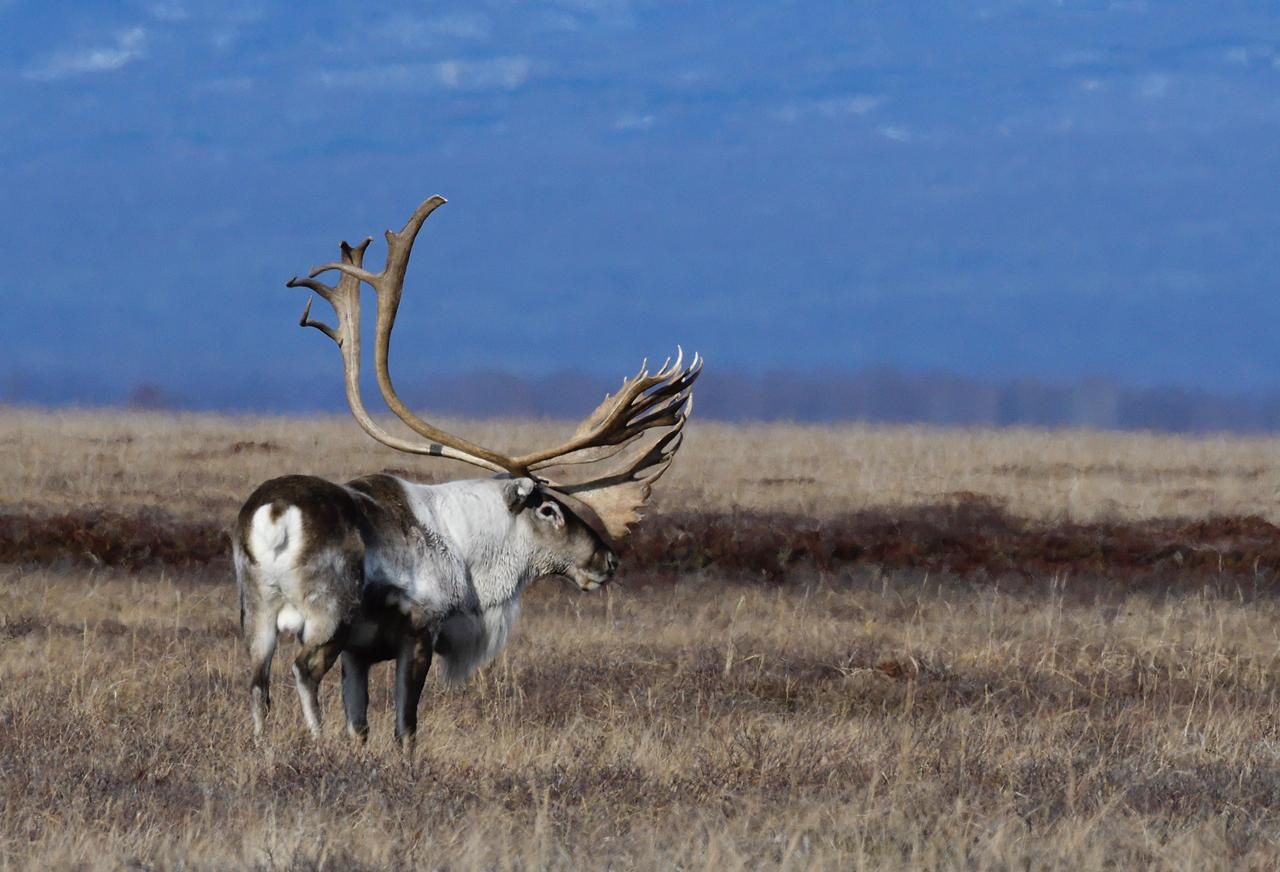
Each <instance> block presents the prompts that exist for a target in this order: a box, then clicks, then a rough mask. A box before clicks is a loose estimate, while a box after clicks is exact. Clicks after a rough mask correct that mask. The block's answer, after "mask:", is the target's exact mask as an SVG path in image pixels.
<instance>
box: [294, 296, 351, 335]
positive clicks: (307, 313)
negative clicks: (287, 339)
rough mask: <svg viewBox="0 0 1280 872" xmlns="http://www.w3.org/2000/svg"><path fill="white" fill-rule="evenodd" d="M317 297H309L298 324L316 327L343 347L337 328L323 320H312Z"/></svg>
mask: <svg viewBox="0 0 1280 872" xmlns="http://www.w3.org/2000/svg"><path fill="white" fill-rule="evenodd" d="M292 286H293V285H292V283H290V287H292ZM315 299H316V298H315V297H307V305H306V308H304V309H303V310H302V317H301V318H299V319H298V326H300V327H314V328H316V329H317V330H319V331H320V332H321V333H323V334H324V335H325V336H328V337H329V338H330V339H332V340H333V341H334V342H336V343H338V347H339V348H341V347H342V337H341V336H339V335H338V333H337V331H336V330H334V329H333V328H332V327H330V326H329V325H328V324H325V323H324V322H323V321H312V320H311V304H312V303H314V302H315Z"/></svg>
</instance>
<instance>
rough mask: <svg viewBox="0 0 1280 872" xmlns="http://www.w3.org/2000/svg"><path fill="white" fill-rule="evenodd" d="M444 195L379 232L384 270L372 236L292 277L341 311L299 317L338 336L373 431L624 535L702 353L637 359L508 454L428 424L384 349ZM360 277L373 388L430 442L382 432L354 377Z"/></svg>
mask: <svg viewBox="0 0 1280 872" xmlns="http://www.w3.org/2000/svg"><path fill="white" fill-rule="evenodd" d="M445 202H446V201H445V199H444V197H440V196H434V197H430V198H428V199H427V200H425V201H424V202H423V203H422V205H420V206H419V207H418V208H417V210H416V211H415V212H414V213H413V215H412V216H411V217H410V218H409V221H408V223H407V224H405V226H404V229H402V230H401V231H400V232H399V233H392V232H391V231H390V230H388V231H387V232H386V239H387V260H386V264H385V266H384V267H383V269H382V271H381V272H378V273H373V272H370V271H369V270H367V269H365V267H364V252H365V249H366V248H367V247H368V245H369V243H370V242H371V241H372V239H371V238H370V239H366V240H365V241H364V242H362V243H361V244H360V245H359V246H357V247H355V248H352V247H351V246H349V245H347V243H346V242H343V243H342V259H341V261H338V262H335V263H327V264H324V265H323V266H319V267H316V268H315V269H313V270H311V272H310V274H309V277H308V278H305V279H300V278H296V277H295V278H293V279H290V280H289V282H288V285H289V287H306V288H310V289H311V290H313V291H315V292H316V293H317V294H319V295H320V296H322V297H324V298H325V299H326V300H328V301H329V303H330V304H331V305H332V306H333V309H334V312H335V313H336V314H337V316H338V326H337V328H336V329H335V328H333V327H330V326H328V325H327V324H322V323H320V322H318V321H312V320H311V319H310V312H311V303H310V301H308V303H307V308H306V310H305V311H304V312H303V313H302V320H301V322H300V323H301V324H302V325H303V326H305V327H315V328H316V329H318V330H320V331H321V332H322V333H324V334H325V335H326V336H328V337H329V338H330V339H332V340H333V341H334V342H335V343H337V345H338V348H339V349H340V350H341V352H342V359H343V370H344V373H345V377H346V393H347V404H348V405H349V406H350V407H351V412H352V414H353V415H354V416H355V418H356V420H357V421H358V422H359V423H360V426H361V427H363V428H364V430H365V432H367V433H368V434H369V435H370V436H372V437H373V438H374V439H377V440H378V441H379V442H381V443H383V444H384V445H388V446H390V447H392V448H395V449H397V450H400V451H407V452H410V453H413V454H427V455H436V456H440V457H449V458H453V459H454V460H461V461H463V462H465V463H470V464H474V465H475V466H479V467H482V468H484V469H488V470H491V471H494V472H507V473H510V474H512V475H521V476H523V475H529V476H535V477H537V478H539V479H541V480H542V481H544V482H545V483H546V484H547V485H549V486H550V487H551V488H552V489H553V490H555V491H556V492H557V495H558V496H561V497H563V498H565V499H566V501H567V502H569V503H571V504H574V507H575V508H576V509H578V510H579V511H580V512H581V513H582V514H584V515H585V516H587V518H588V520H598V521H599V522H600V525H601V526H603V528H604V529H605V531H606V532H607V533H608V534H609V535H611V536H615V537H620V536H623V535H626V533H627V526H628V525H629V524H631V523H633V522H634V521H635V520H637V519H638V518H639V513H638V510H639V507H640V505H641V504H642V503H643V502H644V501H645V500H646V499H647V498H648V496H649V488H650V486H651V485H652V483H653V482H654V481H656V480H657V478H658V477H659V476H660V475H662V473H663V472H665V471H666V469H667V466H668V465H669V464H670V463H671V458H672V457H673V456H674V454H675V452H676V449H677V448H679V446H680V440H681V436H680V431H681V430H682V429H683V428H684V425H685V422H686V421H687V420H688V417H689V413H690V411H691V410H692V408H693V397H692V388H693V382H694V380H695V379H696V378H697V377H698V373H699V372H701V370H702V361H701V358H700V357H698V356H697V355H694V359H693V362H692V363H691V364H690V365H689V366H688V367H685V366H683V365H682V364H683V361H684V353H683V351H681V352H680V353H679V354H678V355H677V356H676V360H675V362H674V363H672V362H671V361H670V359H668V361H667V362H666V363H665V364H663V366H662V368H661V369H659V370H658V371H657V372H656V373H654V374H653V375H650V374H649V372H648V369H647V368H646V367H645V366H641V369H640V372H638V373H636V375H634V376H632V377H631V378H629V379H626V380H625V381H623V383H622V387H621V388H620V389H619V391H618V392H617V393H616V394H613V395H610V396H606V397H605V399H604V402H603V403H601V405H600V406H599V408H597V409H596V410H595V411H594V412H593V413H592V414H591V415H590V416H589V417H588V418H587V419H586V420H585V421H583V423H582V424H581V425H580V426H579V427H578V429H577V431H576V432H575V433H574V434H573V436H572V437H571V438H570V439H569V440H568V441H567V442H565V443H563V444H562V445H558V446H555V447H553V448H548V449H544V450H540V451H534V452H531V453H529V454H524V455H520V456H516V457H511V456H508V455H505V454H502V453H500V452H497V451H493V450H491V449H488V448H484V447H483V446H480V445H476V444H474V443H472V442H468V441H467V440H465V439H463V438H461V437H458V436H454V435H453V434H451V433H446V432H445V431H443V430H440V429H438V428H436V427H434V426H432V425H431V424H429V423H428V422H426V421H424V420H423V419H422V418H420V417H418V416H417V415H415V414H414V413H413V412H412V411H411V410H410V409H409V407H408V406H406V405H405V403H404V401H403V400H401V399H400V396H399V394H397V393H396V390H395V387H394V385H393V384H392V382H391V373H390V369H389V366H388V359H389V356H390V348H391V331H392V329H393V328H394V327H395V320H396V313H397V311H398V310H399V307H400V297H401V295H402V294H403V292H404V277H405V272H406V270H407V269H408V265H409V255H410V254H411V252H412V249H413V243H414V240H415V239H416V238H417V235H418V232H419V231H420V230H421V229H422V225H423V223H424V222H426V220H427V218H428V217H429V216H430V215H431V213H432V212H434V211H435V210H436V209H437V208H439V207H440V206H442V205H444V203H445ZM330 270H337V271H339V272H340V273H342V276H341V278H340V279H339V281H338V284H337V285H336V286H334V287H330V286H329V285H326V284H324V283H322V282H320V281H319V280H317V279H316V276H318V275H320V274H321V273H324V272H328V271H330ZM361 282H363V283H365V284H367V285H369V287H371V288H373V291H374V294H375V295H376V297H377V302H378V309H377V318H376V321H375V326H374V371H375V374H376V375H377V380H378V388H379V390H380V391H381V393H382V396H383V398H384V399H385V400H386V402H387V405H388V406H389V407H390V409H391V411H392V412H394V413H395V415H396V417H398V418H399V419H400V420H401V421H403V422H404V423H405V424H406V425H408V427H409V428H410V429H411V430H413V431H414V432H415V433H417V434H418V435H419V436H422V437H424V438H425V439H427V440H429V441H427V442H411V441H408V440H405V439H401V438H399V437H396V436H393V435H391V434H389V433H387V432H386V431H385V430H383V429H382V428H381V427H379V426H378V424H377V422H375V421H374V420H373V418H372V417H371V416H370V415H369V413H368V411H367V410H366V409H365V407H364V403H363V400H362V398H361V395H360V378H359V376H360V284H361ZM651 431H652V432H653V433H656V434H657V438H656V439H655V440H654V441H653V442H652V443H650V444H648V445H647V446H646V447H643V449H642V450H640V451H636V452H631V451H629V449H631V448H632V446H633V445H636V444H639V443H640V442H641V437H643V436H645V435H646V434H650V433H651ZM553 467H554V468H556V469H557V470H559V471H560V472H562V473H564V474H565V475H567V478H566V479H561V476H560V475H556V476H555V477H554V478H553V477H551V476H550V475H549V474H548V473H547V472H546V470H548V469H550V468H553ZM575 479H576V480H575ZM591 515H594V516H595V518H591V517H590V516H591Z"/></svg>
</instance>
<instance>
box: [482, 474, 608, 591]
mask: <svg viewBox="0 0 1280 872" xmlns="http://www.w3.org/2000/svg"><path fill="white" fill-rule="evenodd" d="M504 494H505V497H506V501H507V507H508V508H509V509H510V511H511V513H512V514H513V515H515V519H516V525H517V527H518V528H519V535H520V536H521V537H522V538H523V539H524V540H525V542H526V543H527V546H528V548H529V551H530V553H531V562H532V564H533V565H534V566H536V567H537V570H538V573H539V574H540V575H562V576H564V577H566V578H568V579H569V580H570V581H572V582H573V583H574V584H576V585H577V586H578V587H579V588H580V589H582V590H596V589H598V588H600V587H602V586H603V585H605V584H607V583H608V581H609V580H610V579H611V578H613V573H614V572H615V571H616V570H617V568H618V557H617V555H616V554H614V552H613V549H612V548H611V547H609V544H608V542H606V541H605V537H604V536H603V535H601V534H600V533H599V532H597V531H596V530H594V529H592V527H591V525H590V524H588V523H587V522H586V521H584V520H583V519H582V517H581V516H580V515H579V514H578V513H576V512H574V511H573V510H571V509H570V508H568V507H567V506H566V505H564V504H563V503H562V502H560V501H559V500H557V499H556V498H555V497H554V496H552V495H551V493H549V492H548V490H547V489H546V488H545V487H543V486H542V485H540V484H539V483H538V482H537V481H535V480H534V479H532V478H517V479H512V480H511V481H509V482H506V483H505V487H504Z"/></svg>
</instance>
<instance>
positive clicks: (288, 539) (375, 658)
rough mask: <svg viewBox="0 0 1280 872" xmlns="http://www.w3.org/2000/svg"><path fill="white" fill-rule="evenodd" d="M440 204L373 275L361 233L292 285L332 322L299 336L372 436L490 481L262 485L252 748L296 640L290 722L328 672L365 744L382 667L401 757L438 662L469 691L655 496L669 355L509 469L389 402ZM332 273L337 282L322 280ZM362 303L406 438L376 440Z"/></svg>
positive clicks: (249, 506)
mask: <svg viewBox="0 0 1280 872" xmlns="http://www.w3.org/2000/svg"><path fill="white" fill-rule="evenodd" d="M444 203H445V200H444V198H443V197H439V196H433V197H430V198H429V199H427V200H426V201H424V202H423V203H422V204H421V205H420V206H419V207H418V208H417V210H416V211H415V212H414V213H413V215H412V216H411V217H410V218H409V221H408V223H407V224H405V226H404V228H403V229H402V230H401V231H400V232H398V233H393V232H392V231H390V230H388V231H387V232H386V242H387V254H386V262H385V264H384V266H383V269H382V270H381V272H377V273H374V272H371V271H370V270H368V269H366V268H365V265H364V255H365V250H366V248H367V247H368V245H369V243H370V242H372V237H369V238H366V239H365V240H364V241H363V242H362V243H360V244H359V245H356V246H351V245H348V244H347V243H346V242H343V243H341V259H340V260H339V261H337V262H333V263H327V264H324V265H322V266H319V267H316V268H315V269H313V270H311V272H310V273H309V275H308V276H307V277H306V278H298V277H294V278H293V279H290V280H289V282H288V283H287V285H288V287H302V288H307V289H309V290H311V291H312V292H313V294H314V295H318V296H320V297H321V298H323V299H324V300H325V301H327V302H328V303H329V304H330V306H332V308H333V311H334V314H335V316H336V319H337V321H336V326H330V325H329V324H325V323H322V322H320V321H315V320H312V318H311V305H312V302H313V301H314V296H313V297H312V298H311V299H309V300H308V301H307V304H306V308H305V309H304V310H303V313H302V318H301V319H300V321H299V323H300V324H301V325H302V326H303V327H312V328H315V329H316V330H319V331H320V332H321V333H323V334H325V335H326V336H328V337H329V338H330V339H331V340H333V341H334V343H336V344H337V346H338V348H339V350H340V352H341V357H342V365H343V374H344V383H345V392H346V400H347V404H348V406H349V407H350V410H351V413H352V415H353V416H354V417H355V419H356V421H357V422H358V423H359V425H360V426H361V427H362V428H363V429H364V430H365V432H366V433H368V434H369V435H370V436H372V437H373V438H374V439H375V440H377V441H378V442H380V443H382V444H383V445H386V446H388V447H391V448H394V449H396V450H398V451H403V452H406V453H408V454H414V455H424V456H434V457H445V458H451V459H453V460H458V461H462V462H464V463H467V464H471V465H473V466H476V467H479V468H481V469H484V470H486V471H487V472H488V473H490V474H491V477H488V478H479V479H468V480H462V481H450V482H445V483H441V484H421V483H416V482H413V481H408V480H406V479H404V478H400V477H397V476H394V475H389V474H382V473H379V474H374V475H365V476H363V477H360V478H356V479H354V480H352V481H348V482H346V483H345V484H338V483H334V482H331V481H328V480H325V479H322V478H317V477H314V476H309V475H289V476H284V477H282V478H275V479H272V480H270V481H267V482H265V483H263V484H262V485H260V486H259V487H258V488H257V489H256V490H255V491H254V492H253V494H252V495H251V496H250V497H249V499H248V501H246V502H245V504H244V506H243V508H242V509H241V510H240V513H239V516H238V518H237V522H236V526H235V529H234V533H233V536H232V558H233V562H234V565H235V570H236V580H237V586H238V590H239V598H240V625H241V632H242V635H243V637H244V639H245V643H246V646H247V648H248V653H249V661H250V662H249V666H250V682H249V687H250V710H251V713H252V717H253V730H254V735H255V736H260V735H262V733H263V731H264V729H265V726H266V719H267V715H268V711H269V708H270V677H271V661H272V658H273V655H274V653H275V649H276V644H277V641H278V639H279V638H280V637H281V635H286V634H287V635H292V636H294V637H296V639H297V641H298V643H299V644H298V649H297V654H296V656H295V658H294V661H293V674H294V677H295V680H296V685H297V690H298V695H299V698H300V700H301V705H302V712H303V717H304V719H305V721H306V724H307V726H308V728H309V729H310V731H311V732H312V734H313V735H316V736H319V735H320V727H321V710H320V701H319V687H320V682H321V680H322V679H323V678H324V676H325V674H326V673H327V672H328V671H329V670H330V668H331V667H332V666H333V664H334V662H335V661H337V660H338V659H339V658H340V659H341V671H342V700H343V708H344V709H345V714H346V722H347V730H348V732H349V733H350V734H351V735H352V736H354V737H356V738H357V739H360V740H364V739H365V738H366V737H367V735H368V729H369V727H368V706H369V693H368V685H369V670H370V667H371V666H372V665H373V664H375V663H378V662H381V661H386V660H394V661H395V735H396V738H397V739H398V740H400V741H401V742H402V743H404V744H406V745H407V746H409V747H412V742H413V737H414V734H415V732H416V730H417V711H418V704H419V701H420V699H421V696H422V692H423V687H424V685H425V682H426V678H427V672H428V670H429V669H430V667H431V665H432V659H433V657H434V658H435V659H436V660H437V662H438V663H439V664H440V670H439V671H440V672H442V673H443V678H444V680H445V681H447V682H455V683H456V682H461V681H465V680H466V679H467V678H468V677H470V676H471V674H472V673H474V672H475V671H476V670H477V669H479V668H480V667H481V666H483V665H484V664H486V663H487V662H489V661H490V660H492V659H493V658H494V657H495V656H496V655H497V654H498V653H499V652H500V651H501V650H502V649H503V647H504V646H505V644H506V641H507V638H508V636H509V634H510V632H511V630H512V627H513V626H514V624H515V622H516V618H517V616H518V614H519V611H520V596H521V594H522V592H523V591H524V590H525V589H526V588H527V586H528V585H529V584H530V583H531V582H533V581H534V580H536V579H538V578H541V577H545V576H556V575H559V576H564V577H567V578H568V579H570V580H571V581H572V582H574V583H576V585H577V586H578V587H579V588H580V589H582V590H584V591H590V590H595V589H597V588H599V587H601V586H602V585H604V584H606V583H607V582H608V581H609V580H610V579H611V578H612V577H613V575H614V573H615V571H616V570H617V567H618V558H617V556H616V553H615V550H614V548H615V546H616V544H617V543H618V541H619V540H621V539H622V538H623V537H625V536H626V535H627V534H628V532H629V530H630V527H631V526H632V525H633V524H635V523H636V522H637V521H638V520H640V517H641V515H640V510H641V508H642V507H643V505H644V503H645V502H646V501H647V500H648V498H649V496H650V492H651V487H652V485H653V483H654V482H655V481H656V480H657V479H658V478H659V477H660V476H661V475H662V474H663V473H664V472H665V471H666V470H667V468H668V467H669V466H670V464H671V461H672V458H673V457H674V455H675V453H676V451H677V450H678V449H679V447H680V445H681V442H682V439H683V434H682V431H683V429H684V426H685V423H686V422H687V421H688V419H689V414H690V412H691V411H692V408H693V392H692V388H693V383H694V381H695V379H697V377H698V374H699V372H701V369H702V360H701V358H700V357H699V356H698V355H694V357H693V359H692V361H691V362H690V363H688V364H687V365H686V363H685V361H684V355H683V352H678V353H677V355H676V358H675V360H674V361H671V360H670V359H668V360H667V362H666V363H664V364H663V365H662V367H660V368H659V369H657V370H656V371H655V372H653V373H652V374H651V373H650V372H649V370H648V367H647V365H646V364H647V362H646V364H642V365H641V367H640V371H639V372H637V373H636V374H635V375H633V376H631V377H630V378H627V379H624V380H623V383H622V386H621V388H619V389H618V391H617V392H615V393H613V394H610V395H607V396H606V397H605V399H604V401H603V402H602V403H601V404H600V405H599V407H597V408H596V409H595V410H594V411H593V412H592V413H591V414H590V415H589V416H588V417H587V418H586V419H585V420H583V422H582V423H581V425H580V426H579V427H578V428H577V430H576V431H575V432H574V433H573V435H572V436H570V437H569V439H568V440H567V441H565V442H563V443H561V444H559V445H555V446H552V447H550V448H544V449H538V450H534V451H530V452H529V453H526V454H519V455H507V454H503V453H501V452H498V451H494V450H492V449H489V448H485V447H483V446H480V445H476V444H473V443H471V442H469V441H467V440H465V439H463V438H461V437H458V436H455V435H453V434H450V433H447V432H445V431H444V430H441V429H438V428H437V427H435V426H433V425H432V424H430V423H429V422H427V421H426V420H424V419H423V418H421V417H419V416H418V415H416V414H414V413H413V412H412V411H410V409H409V408H408V407H407V406H406V405H405V403H404V402H403V401H402V400H401V399H400V396H399V395H398V394H397V393H396V390H395V387H394V385H393V384H392V381H391V374H390V369H389V365H388V360H389V356H390V345H391V332H392V329H393V327H394V326H395V319H396V313H397V310H398V308H399V305H400V299H401V295H402V293H403V287H404V278H405V273H406V270H407V268H408V263H409V256H410V253H411V252H412V249H413V243H414V240H415V239H416V237H417V235H418V232H419V231H420V230H421V229H422V226H423V223H424V222H425V221H426V220H427V218H428V217H429V216H430V215H431V213H432V212H434V211H435V210H436V209H437V208H439V207H440V206H441V205H443V204H444ZM328 272H336V273H337V274H338V276H339V278H338V281H337V282H336V283H335V284H333V285H328V284H325V283H324V282H321V281H320V280H319V279H318V278H317V276H320V275H322V274H324V273H328ZM363 285H368V286H369V287H370V288H371V289H372V290H373V293H374V297H375V299H376V304H377V309H376V315H375V326H374V372H375V376H376V380H377V385H378V389H379V392H380V393H381V395H382V397H383V399H384V400H385V402H386V404H387V406H388V407H389V408H390V409H391V411H392V412H393V413H394V414H395V416H396V417H397V418H399V419H400V421H402V422H403V423H404V424H405V425H407V427H408V429H409V430H410V431H412V433H413V434H414V435H413V437H405V436H399V435H395V434H393V433H390V432H388V431H386V430H385V429H383V427H382V425H381V424H380V423H379V422H378V421H377V420H376V419H375V418H374V417H373V416H372V415H371V414H370V413H369V411H368V410H367V409H366V407H365V405H364V401H363V399H362V396H361V389H360V360H361V355H360V302H361V301H360V294H361V288H362V286H363Z"/></svg>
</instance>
